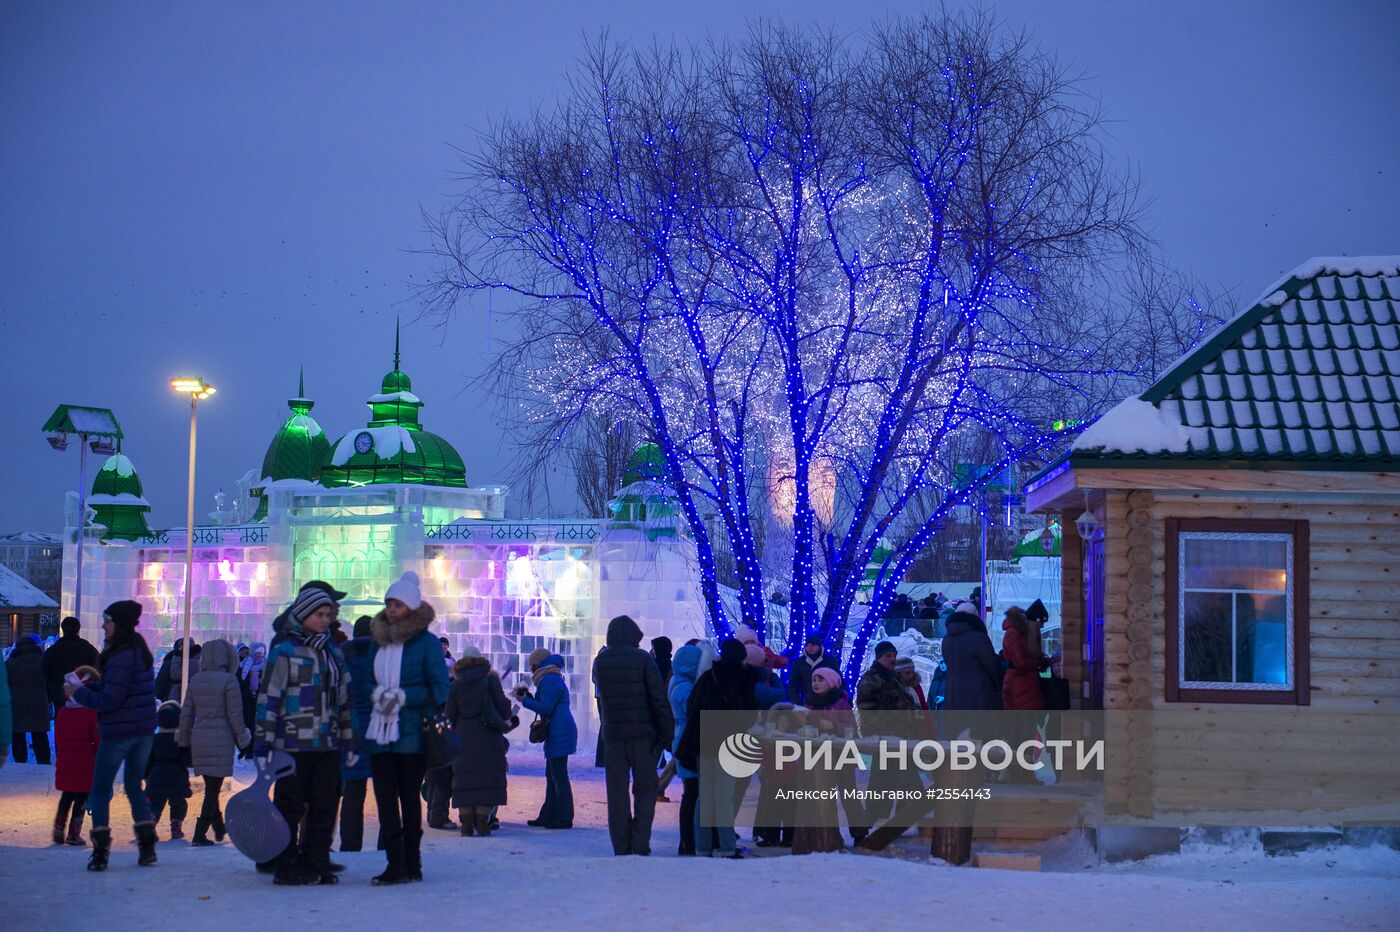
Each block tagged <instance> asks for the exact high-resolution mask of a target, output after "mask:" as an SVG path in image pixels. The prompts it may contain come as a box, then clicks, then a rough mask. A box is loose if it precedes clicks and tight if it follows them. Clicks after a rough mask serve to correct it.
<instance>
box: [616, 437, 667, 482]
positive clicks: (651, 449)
mask: <svg viewBox="0 0 1400 932" xmlns="http://www.w3.org/2000/svg"><path fill="white" fill-rule="evenodd" d="M668 478H669V477H668V476H667V474H666V458H665V457H664V456H662V454H661V448H660V447H659V446H657V445H656V444H654V443H644V444H642V445H641V446H639V447H637V449H636V450H635V451H633V453H632V458H631V459H629V460H628V461H627V468H626V469H625V470H624V471H623V473H622V485H623V486H624V487H626V486H629V485H632V484H633V483H636V482H642V481H647V482H660V483H663V484H665V485H670V484H671V483H670V482H669V481H668Z"/></svg>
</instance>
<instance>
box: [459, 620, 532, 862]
mask: <svg viewBox="0 0 1400 932" xmlns="http://www.w3.org/2000/svg"><path fill="white" fill-rule="evenodd" d="M453 670H454V673H455V674H456V675H455V676H454V677H453V680H452V691H451V692H449V693H448V694H447V704H446V705H445V706H443V713H444V714H445V715H446V716H447V717H448V719H450V720H451V722H452V731H453V734H455V735H456V736H457V741H458V743H459V744H460V745H461V752H460V753H459V754H458V755H457V759H456V760H455V761H453V762H452V804H453V805H454V806H456V807H457V809H458V816H457V817H458V819H459V820H460V821H461V823H462V834H463V835H467V836H470V835H471V834H472V833H473V832H475V833H476V834H477V835H480V836H483V837H484V836H486V835H490V834H491V810H492V808H493V807H496V806H504V805H505V804H506V771H507V764H506V748H507V747H509V746H510V743H509V742H508V741H507V740H506V737H505V736H506V733H507V732H509V731H511V730H512V729H514V728H515V726H516V725H518V724H520V719H519V717H517V716H515V715H514V714H513V713H512V710H511V704H510V700H509V699H507V698H506V694H505V691H504V690H503V689H502V688H501V678H500V677H499V676H497V675H496V674H495V672H493V671H492V669H491V663H490V661H488V660H487V659H486V658H485V657H483V656H482V655H481V651H479V650H477V649H476V647H474V646H473V645H471V644H468V645H467V646H466V647H464V648H463V649H462V656H461V659H459V660H458V661H457V665H456V666H455V667H454V668H453Z"/></svg>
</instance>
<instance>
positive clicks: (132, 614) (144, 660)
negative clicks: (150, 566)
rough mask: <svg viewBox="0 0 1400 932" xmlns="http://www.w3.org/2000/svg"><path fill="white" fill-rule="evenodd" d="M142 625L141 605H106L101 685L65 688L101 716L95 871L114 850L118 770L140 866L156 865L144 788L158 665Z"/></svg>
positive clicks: (92, 802) (91, 866) (92, 798)
mask: <svg viewBox="0 0 1400 932" xmlns="http://www.w3.org/2000/svg"><path fill="white" fill-rule="evenodd" d="M140 621H141V603H139V602H133V601H131V600H130V599H125V600H123V601H121V602H113V603H112V604H111V605H109V606H107V610H106V611H104V612H103V613H102V632H103V634H105V635H106V636H107V643H106V645H105V646H104V647H103V649H102V653H101V654H100V655H98V658H97V669H98V671H99V672H100V673H101V674H102V680H101V682H100V683H98V684H96V685H94V686H77V687H75V686H73V685H71V684H65V685H64V687H63V691H64V692H65V693H66V694H67V695H68V696H69V698H71V699H72V700H73V701H74V702H76V703H78V705H81V706H86V707H87V708H89V709H93V710H95V711H96V712H97V734H98V738H99V739H100V743H99V744H98V746H97V760H96V761H95V763H94V764H93V773H92V793H91V794H89V796H88V811H89V812H91V813H92V854H91V855H90V856H89V857H88V865H87V866H88V870H91V871H103V870H106V869H107V857H108V854H109V853H110V852H111V850H112V829H111V827H110V823H109V815H110V812H111V805H112V785H113V783H114V782H115V781H116V778H117V771H118V770H119V769H121V770H122V771H123V773H124V774H125V776H124V777H123V781H122V782H123V784H124V786H125V788H126V798H127V800H128V801H129V802H130V803H131V820H132V822H134V823H135V827H136V843H137V848H138V850H139V852H140V854H139V856H138V860H137V863H138V864H140V865H141V866H142V867H149V866H150V865H152V864H154V863H156V824H155V820H154V819H153V818H152V817H151V804H150V802H149V801H148V800H147V799H146V788H145V786H144V785H143V780H144V778H145V775H146V763H147V761H148V760H149V759H150V756H151V744H152V743H153V742H154V740H155V731H156V681H155V672H154V671H155V663H154V658H152V657H151V649H150V648H149V647H147V646H146V639H145V638H143V637H141V635H139V634H137V633H136V626H137V625H138V624H139V623H140ZM123 764H125V767H124V768H123V766H122V765H123Z"/></svg>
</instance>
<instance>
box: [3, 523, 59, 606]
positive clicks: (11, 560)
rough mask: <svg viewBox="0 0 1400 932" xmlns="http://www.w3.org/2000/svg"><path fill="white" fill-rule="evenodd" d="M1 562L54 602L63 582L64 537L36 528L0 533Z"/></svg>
mask: <svg viewBox="0 0 1400 932" xmlns="http://www.w3.org/2000/svg"><path fill="white" fill-rule="evenodd" d="M0 566H5V567H7V568H9V569H10V570H11V571H13V572H14V573H16V574H18V575H19V576H21V577H22V578H24V579H25V580H26V581H27V582H28V583H29V584H30V585H31V586H33V587H34V588H36V589H38V590H39V591H40V592H42V593H43V594H44V595H46V596H48V597H49V598H50V599H51V600H53V601H54V602H57V601H58V594H59V589H60V587H61V585H62V583H63V541H62V539H61V538H60V537H59V535H57V534H41V533H39V532H37V531H20V532H19V533H17V534H3V535H0Z"/></svg>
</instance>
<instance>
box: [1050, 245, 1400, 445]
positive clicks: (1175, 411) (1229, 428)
mask: <svg viewBox="0 0 1400 932" xmlns="http://www.w3.org/2000/svg"><path fill="white" fill-rule="evenodd" d="M1140 397H1141V401H1143V402H1148V403H1150V404H1152V405H1154V406H1156V408H1157V409H1158V411H1160V412H1161V416H1162V420H1163V421H1164V423H1166V424H1168V425H1171V426H1173V427H1174V426H1175V425H1174V424H1172V422H1178V423H1179V424H1180V425H1181V427H1182V428H1185V430H1184V431H1181V432H1179V433H1177V435H1176V436H1178V437H1180V436H1183V435H1184V436H1185V438H1186V441H1185V447H1184V449H1182V448H1181V444H1180V443H1179V442H1178V443H1176V444H1174V445H1173V444H1164V446H1166V447H1167V449H1161V450H1157V451H1155V452H1143V451H1142V450H1141V449H1137V450H1129V449H1106V448H1105V447H1109V446H1112V445H1113V444H1112V441H1111V440H1110V441H1109V442H1108V443H1106V444H1105V446H1103V447H1097V448H1090V449H1083V448H1082V446H1083V445H1082V444H1078V445H1076V448H1075V450H1074V451H1073V453H1072V455H1071V459H1072V461H1073V462H1075V463H1076V464H1079V463H1086V464H1087V463H1092V462H1093V461H1096V460H1112V461H1117V462H1121V461H1124V460H1135V461H1141V460H1147V461H1152V462H1160V461H1181V462H1183V463H1195V464H1198V465H1199V464H1201V462H1202V461H1222V462H1224V461H1245V462H1246V463H1248V464H1252V465H1259V466H1264V465H1279V466H1284V465H1295V466H1298V467H1301V468H1315V469H1326V468H1357V469H1375V470H1377V471H1381V470H1389V469H1394V468H1396V466H1397V465H1400V257H1371V258H1365V257H1363V258H1341V259H1314V260H1312V261H1311V262H1308V263H1305V264H1304V265H1303V266H1301V267H1299V268H1298V269H1296V270H1294V272H1292V273H1291V274H1290V275H1288V276H1287V277H1286V278H1285V279H1284V280H1283V282H1282V283H1281V284H1279V285H1278V286H1277V287H1276V288H1275V289H1271V290H1270V292H1269V293H1268V294H1267V295H1266V296H1265V297H1263V298H1262V299H1260V300H1259V301H1258V302H1256V303H1255V304H1254V305H1253V306H1252V307H1250V308H1248V309H1247V310H1245V311H1244V312H1242V313H1241V314H1239V315H1238V316H1237V317H1235V318H1234V319H1233V320H1231V321H1230V322H1229V323H1227V324H1225V325H1224V326H1223V327H1221V329H1220V330H1219V331H1217V332H1216V333H1215V334H1214V335H1213V336H1212V337H1210V338H1209V339H1208V340H1206V341H1205V343H1203V344H1202V345H1201V346H1199V347H1197V348H1196V349H1195V350H1194V351H1192V352H1191V353H1189V354H1188V355H1186V356H1185V357H1184V358H1183V359H1182V360H1181V361H1180V362H1178V363H1177V364H1176V365H1175V366H1173V367H1172V369H1171V371H1169V372H1168V373H1167V374H1166V375H1165V376H1164V377H1163V378H1161V379H1160V380H1158V381H1157V382H1156V383H1155V384H1154V385H1152V386H1151V387H1150V388H1149V389H1147V390H1146V391H1145V392H1143V393H1142V395H1141V396H1140ZM1129 403H1137V402H1136V401H1135V400H1134V399H1129V400H1128V401H1126V402H1124V404H1129ZM1143 410H1145V409H1143ZM1148 413H1150V412H1148ZM1106 417H1107V416H1106ZM1102 433H1103V432H1102V431H1100V434H1102ZM1096 437H1097V435H1096ZM1123 445H1124V446H1126V445H1127V444H1123ZM1105 465H1107V463H1105Z"/></svg>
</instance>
